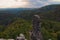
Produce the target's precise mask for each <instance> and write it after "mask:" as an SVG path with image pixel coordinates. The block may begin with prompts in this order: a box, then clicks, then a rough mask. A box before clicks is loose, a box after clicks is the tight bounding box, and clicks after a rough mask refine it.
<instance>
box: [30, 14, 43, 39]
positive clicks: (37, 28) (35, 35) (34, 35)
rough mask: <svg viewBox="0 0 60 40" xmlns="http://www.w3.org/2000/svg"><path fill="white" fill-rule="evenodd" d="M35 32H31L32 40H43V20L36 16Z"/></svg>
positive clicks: (34, 17) (34, 22) (34, 21)
mask: <svg viewBox="0 0 60 40" xmlns="http://www.w3.org/2000/svg"><path fill="white" fill-rule="evenodd" d="M32 23H33V30H32V32H31V40H43V38H42V34H41V31H40V30H41V20H40V16H38V15H34V16H33V20H32Z"/></svg>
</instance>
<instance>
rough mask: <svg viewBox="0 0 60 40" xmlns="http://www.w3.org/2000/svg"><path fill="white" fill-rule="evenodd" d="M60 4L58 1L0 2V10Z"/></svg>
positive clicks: (0, 0) (59, 0)
mask: <svg viewBox="0 0 60 40" xmlns="http://www.w3.org/2000/svg"><path fill="white" fill-rule="evenodd" d="M51 4H60V0H0V8H38V7H43V6H46V5H51Z"/></svg>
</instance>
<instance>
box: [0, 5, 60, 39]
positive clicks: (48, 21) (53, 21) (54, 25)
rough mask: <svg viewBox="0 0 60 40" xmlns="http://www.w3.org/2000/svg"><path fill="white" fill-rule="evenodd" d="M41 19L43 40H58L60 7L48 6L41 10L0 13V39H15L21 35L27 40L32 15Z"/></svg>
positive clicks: (30, 28)
mask: <svg viewBox="0 0 60 40" xmlns="http://www.w3.org/2000/svg"><path fill="white" fill-rule="evenodd" d="M36 14H37V15H39V16H40V17H41V23H42V24H41V32H42V34H43V38H44V40H48V39H49V38H51V39H52V40H60V5H48V6H45V7H42V8H37V9H30V10H22V11H17V13H15V14H14V13H13V12H8V11H6V12H4V11H0V38H5V39H8V38H13V39H15V38H16V37H17V36H18V35H19V34H20V33H23V34H24V35H25V37H26V38H27V39H28V40H29V39H30V36H29V31H30V30H32V17H33V15H36Z"/></svg>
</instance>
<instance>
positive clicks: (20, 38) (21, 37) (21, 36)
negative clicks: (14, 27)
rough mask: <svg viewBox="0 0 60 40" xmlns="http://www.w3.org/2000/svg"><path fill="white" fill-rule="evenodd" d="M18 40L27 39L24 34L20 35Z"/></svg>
mask: <svg viewBox="0 0 60 40" xmlns="http://www.w3.org/2000/svg"><path fill="white" fill-rule="evenodd" d="M16 40H27V39H25V36H24V35H23V34H20V35H19V37H17V39H16Z"/></svg>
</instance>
